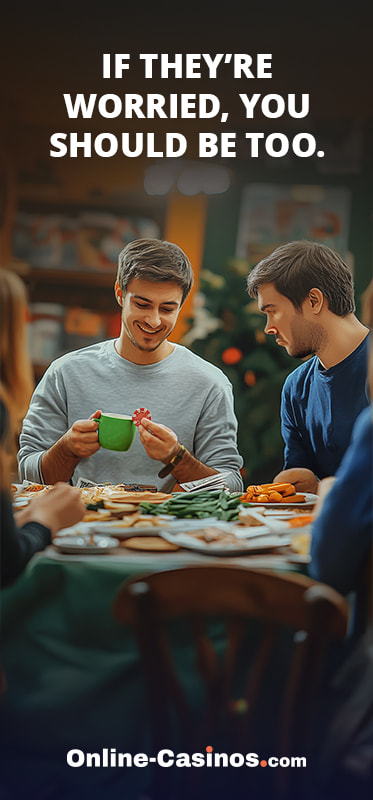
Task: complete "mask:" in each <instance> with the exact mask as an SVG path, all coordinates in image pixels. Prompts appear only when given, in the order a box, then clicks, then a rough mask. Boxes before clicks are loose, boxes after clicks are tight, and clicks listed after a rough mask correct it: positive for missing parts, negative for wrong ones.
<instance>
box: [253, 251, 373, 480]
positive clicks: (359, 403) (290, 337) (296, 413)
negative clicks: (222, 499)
mask: <svg viewBox="0 0 373 800" xmlns="http://www.w3.org/2000/svg"><path fill="white" fill-rule="evenodd" d="M247 289H248V293H249V295H250V296H251V297H256V298H257V299H258V306H259V309H260V311H263V313H264V314H266V316H267V324H266V327H265V329H264V330H265V333H268V334H272V335H273V336H275V337H276V342H277V344H279V345H280V346H282V347H285V348H286V350H287V352H288V353H289V355H290V356H293V357H294V358H305V359H307V360H306V361H305V362H304V364H301V365H300V366H299V367H297V368H296V369H295V370H294V371H293V372H292V373H291V374H290V375H288V377H287V379H286V381H285V384H284V386H283V390H282V397H281V431H282V436H283V439H284V444H285V450H284V468H283V471H281V472H280V473H279V474H278V475H277V476H276V477H275V478H274V480H275V481H279V482H281V483H282V482H284V481H286V482H289V483H293V484H294V486H295V487H296V490H297V491H306V492H316V491H317V486H318V481H319V480H320V479H322V478H325V477H327V476H329V475H334V474H335V472H336V471H337V469H338V467H339V465H340V463H341V461H342V458H343V456H344V454H345V452H346V450H347V447H348V445H349V442H350V439H351V433H352V428H353V426H354V422H355V420H356V418H357V417H358V415H359V414H360V412H361V411H362V410H363V409H364V408H365V407H366V406H367V405H368V403H369V398H368V393H367V386H366V380H367V357H368V331H369V329H368V328H367V327H366V326H365V325H363V324H362V323H361V322H359V320H358V319H357V317H356V316H355V313H354V312H355V302H354V287H353V280H352V274H351V271H350V269H349V267H348V266H347V264H345V262H344V261H343V260H342V258H341V257H340V256H339V255H338V254H337V253H335V252H334V251H333V250H331V249H330V248H329V247H326V246H325V245H322V244H318V243H317V242H309V241H299V242H290V243H289V244H285V245H282V246H280V247H278V248H277V249H276V250H275V251H274V252H273V253H271V254H270V255H269V256H267V257H266V258H264V259H262V261H260V262H259V263H258V264H257V265H256V266H255V267H254V269H253V270H252V271H251V272H250V273H249V276H248V279H247ZM308 356H313V357H312V358H308Z"/></svg>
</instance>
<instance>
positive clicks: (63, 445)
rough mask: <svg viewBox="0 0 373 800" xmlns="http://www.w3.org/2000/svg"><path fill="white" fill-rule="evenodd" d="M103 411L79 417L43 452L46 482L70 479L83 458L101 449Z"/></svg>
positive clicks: (42, 469)
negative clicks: (101, 417) (100, 419)
mask: <svg viewBox="0 0 373 800" xmlns="http://www.w3.org/2000/svg"><path fill="white" fill-rule="evenodd" d="M101 413H102V412H101V411H100V410H98V411H95V413H94V414H92V415H91V416H90V417H89V419H78V420H76V422H74V423H73V425H72V426H71V428H69V430H68V431H66V433H64V435H63V436H61V439H58V441H57V442H56V443H55V444H53V445H52V447H50V448H49V450H46V452H45V453H44V454H43V457H42V459H41V472H42V475H43V480H44V483H56V482H57V481H69V480H70V478H71V477H72V475H73V472H74V470H75V467H76V466H77V465H78V464H79V461H80V459H81V458H90V456H93V455H94V454H95V453H97V451H98V450H99V449H100V444H99V441H98V422H96V421H95V418H96V419H98V418H99V417H100V416H101Z"/></svg>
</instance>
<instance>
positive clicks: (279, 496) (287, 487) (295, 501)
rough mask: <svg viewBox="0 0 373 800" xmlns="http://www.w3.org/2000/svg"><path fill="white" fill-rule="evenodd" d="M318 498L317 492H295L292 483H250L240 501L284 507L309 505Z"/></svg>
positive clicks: (312, 504) (271, 506) (268, 506)
mask: <svg viewBox="0 0 373 800" xmlns="http://www.w3.org/2000/svg"><path fill="white" fill-rule="evenodd" d="M317 500H318V495H317V494H312V493H311V492H302V493H300V492H299V493H298V492H296V489H295V486H294V485H293V484H292V483H261V484H258V485H255V484H252V485H251V486H248V487H247V488H246V491H245V493H244V494H243V495H241V502H242V503H248V504H250V505H256V504H258V505H260V506H264V507H265V508H286V507H288V508H289V507H295V508H297V507H301V508H302V507H303V508H305V507H311V506H314V505H315V503H316V502H317Z"/></svg>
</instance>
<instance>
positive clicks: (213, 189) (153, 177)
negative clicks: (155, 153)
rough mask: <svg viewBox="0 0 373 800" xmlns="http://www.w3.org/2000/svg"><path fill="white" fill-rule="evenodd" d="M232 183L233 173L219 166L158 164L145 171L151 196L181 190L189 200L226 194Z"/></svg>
mask: <svg viewBox="0 0 373 800" xmlns="http://www.w3.org/2000/svg"><path fill="white" fill-rule="evenodd" d="M230 184H231V179H230V174H229V170H228V169H227V168H226V167H222V166H218V165H215V164H199V163H198V162H193V161H189V162H185V161H184V162H183V161H182V160H180V161H179V162H177V163H176V162H174V163H173V164H170V163H163V164H154V165H152V166H151V167H148V169H147V170H146V172H145V176H144V189H145V191H146V192H147V194H152V195H155V194H158V195H165V194H168V193H169V192H170V191H172V190H173V189H177V190H178V191H179V192H180V193H181V194H184V195H186V196H187V197H192V196H194V195H197V194H200V193H203V194H222V193H223V192H226V191H227V189H229V187H230Z"/></svg>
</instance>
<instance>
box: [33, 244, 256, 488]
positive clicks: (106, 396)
mask: <svg viewBox="0 0 373 800" xmlns="http://www.w3.org/2000/svg"><path fill="white" fill-rule="evenodd" d="M192 283H193V272H192V268H191V265H190V262H189V259H188V258H187V256H186V255H185V253H184V252H183V251H182V250H181V249H180V248H179V247H177V245H175V244H172V243H170V242H162V241H160V240H158V239H136V240H135V241H133V242H131V243H130V244H128V245H127V246H126V247H125V248H124V250H122V252H121V253H120V254H119V265H118V273H117V280H116V282H115V296H116V299H117V302H118V303H119V305H120V306H121V309H122V324H121V331H120V336H119V338H118V339H116V340H113V339H111V340H109V341H105V342H100V343H98V344H94V345H91V346H90V347H85V348H83V349H81V350H77V351H75V352H73V353H67V354H66V355H65V356H62V357H61V358H59V359H57V360H56V361H54V362H53V363H52V364H51V366H50V367H49V368H48V370H47V371H46V373H45V375H44V377H43V378H42V380H41V381H40V383H39V385H38V386H37V388H36V389H35V392H34V395H33V397H32V400H31V404H30V408H29V411H28V413H27V415H26V417H25V420H24V423H23V428H22V433H21V437H20V451H19V468H20V476H21V478H27V479H28V480H34V481H41V482H44V483H55V482H56V481H57V480H63V481H69V480H71V481H72V482H73V483H76V482H77V480H78V479H79V478H80V477H84V478H88V479H90V480H93V481H95V482H96V483H101V482H104V481H110V482H111V483H122V482H123V483H142V484H155V485H156V486H157V487H158V489H160V490H162V491H171V489H172V488H173V486H174V485H175V483H181V482H185V481H190V480H197V479H199V478H203V477H207V476H208V475H212V474H214V473H216V472H222V471H224V472H228V473H229V475H228V477H227V479H226V483H227V485H228V486H229V488H231V489H233V490H237V491H240V490H241V488H242V479H241V475H240V468H241V466H242V463H243V462H242V458H241V456H240V455H239V453H238V450H237V420H236V417H235V414H234V409H233V393H232V387H231V384H230V382H229V381H228V379H227V378H226V376H225V375H224V374H223V373H222V372H221V370H219V369H218V368H217V367H215V366H213V365H212V364H209V363H208V362H206V361H204V360H203V359H201V358H199V357H198V356H196V355H195V354H194V353H192V352H191V351H190V350H188V349H187V348H186V347H183V346H181V345H179V344H175V343H173V342H172V341H170V339H169V337H170V336H171V334H172V331H173V329H174V327H175V324H176V321H177V318H178V315H179V312H180V309H181V306H182V304H183V302H184V300H185V298H186V297H187V295H188V294H189V292H190V289H191V286H192ZM142 407H145V408H148V409H149V410H150V412H151V415H152V420H149V419H143V420H142V422H141V424H140V426H139V428H138V431H139V435H138V436H136V437H135V441H134V443H133V445H132V447H131V448H130V450H129V451H128V452H114V451H110V450H105V449H103V448H101V447H100V445H99V443H98V423H97V422H96V421H95V419H94V418H97V417H99V416H100V413H101V412H106V413H113V414H128V415H130V416H131V415H132V413H133V412H134V411H135V409H137V408H142ZM95 409H97V410H95Z"/></svg>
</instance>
